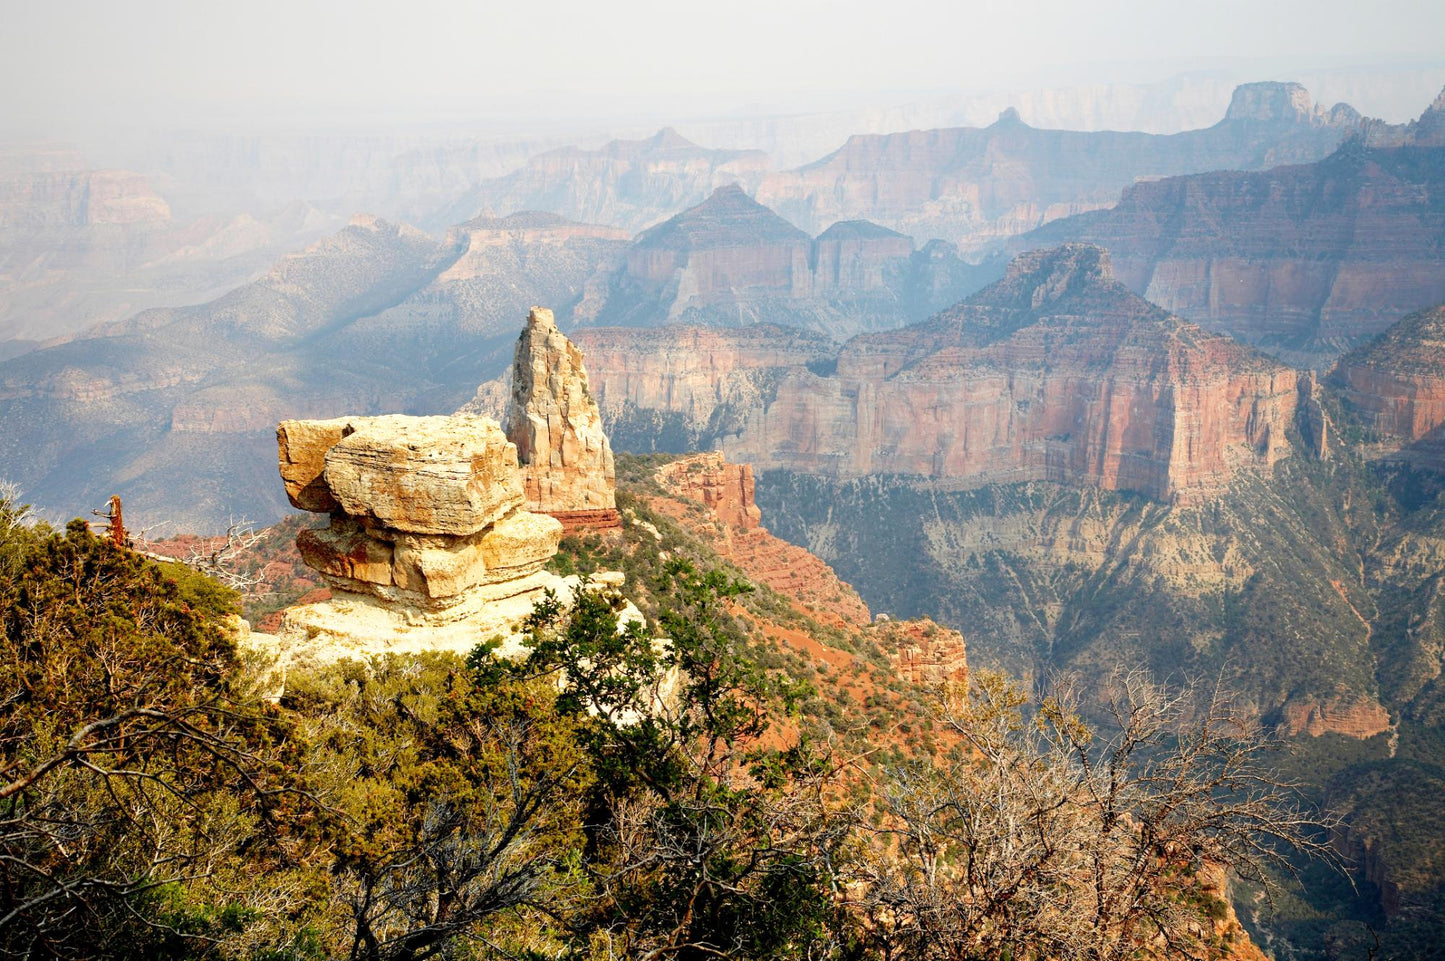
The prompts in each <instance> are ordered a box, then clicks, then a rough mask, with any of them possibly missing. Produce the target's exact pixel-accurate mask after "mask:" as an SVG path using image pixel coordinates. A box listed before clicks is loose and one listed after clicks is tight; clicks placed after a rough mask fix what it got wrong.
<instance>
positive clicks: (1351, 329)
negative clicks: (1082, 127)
mask: <svg viewBox="0 0 1445 961" xmlns="http://www.w3.org/2000/svg"><path fill="white" fill-rule="evenodd" d="M1061 241H1063V242H1087V243H1095V244H1099V245H1101V246H1103V247H1107V248H1108V249H1109V251H1110V253H1111V254H1112V255H1113V258H1114V263H1115V267H1116V270H1117V272H1118V277H1119V279H1120V280H1121V281H1122V282H1123V283H1125V284H1126V285H1127V286H1128V287H1129V288H1130V289H1131V290H1133V291H1135V292H1136V293H1138V294H1140V295H1141V296H1143V297H1145V298H1147V299H1149V300H1151V301H1153V302H1155V303H1157V304H1159V305H1160V306H1162V307H1164V308H1165V309H1167V310H1170V311H1173V312H1174V313H1177V314H1179V315H1180V316H1182V317H1186V318H1188V319H1190V320H1192V321H1194V322H1196V323H1198V324H1201V325H1203V326H1205V327H1208V328H1209V329H1210V330H1215V331H1219V332H1221V333H1227V334H1229V335H1230V336H1232V337H1235V338H1237V339H1239V340H1242V341H1244V342H1246V343H1250V344H1256V345H1259V346H1261V347H1264V348H1265V349H1267V350H1269V351H1270V352H1271V353H1274V354H1276V355H1277V356H1279V357H1281V358H1282V359H1285V360H1288V361H1290V362H1291V363H1295V364H1297V365H1300V366H1316V367H1321V368H1328V367H1329V365H1330V364H1331V363H1332V362H1333V361H1334V359H1335V358H1337V357H1338V356H1339V355H1340V354H1341V353H1343V352H1344V351H1346V350H1348V349H1350V348H1351V347H1354V346H1357V345H1359V344H1361V343H1363V342H1364V341H1367V340H1369V339H1370V338H1371V337H1373V336H1374V335H1375V334H1378V333H1380V332H1381V331H1383V330H1384V329H1385V328H1386V327H1388V326H1389V325H1390V324H1392V323H1394V322H1395V321H1396V320H1398V319H1399V318H1400V317H1401V316H1402V315H1404V314H1406V313H1409V312H1410V311H1413V310H1419V309H1421V308H1422V307H1427V306H1431V305H1433V304H1436V303H1439V302H1441V301H1445V255H1442V253H1441V251H1442V249H1445V147H1433V146H1414V145H1412V146H1404V147H1395V148H1372V147H1365V146H1363V145H1361V144H1360V143H1359V142H1353V143H1351V144H1347V145H1346V146H1344V147H1342V148H1340V150H1339V151H1337V152H1336V153H1334V154H1333V155H1331V156H1330V157H1329V158H1327V159H1325V160H1323V161H1320V162H1318V163H1314V164H1307V165H1298V166H1288V167H1279V168H1275V169H1273V170H1268V171H1265V172H1262V173H1240V172H1216V173H1206V174H1198V175H1194V176H1189V177H1178V178H1172V179H1168V180H1161V181H1157V182H1151V183H1138V184H1135V185H1134V186H1132V187H1130V188H1129V189H1128V190H1126V191H1125V192H1124V195H1123V198H1122V199H1121V200H1120V202H1119V204H1118V205H1117V206H1116V207H1114V208H1113V209H1111V210H1107V211H1100V212H1097V213H1093V214H1087V215H1084V216H1081V217H1073V218H1069V219H1067V220H1062V221H1059V222H1057V223H1054V224H1050V225H1049V226H1047V227H1044V228H1042V229H1041V230H1038V231H1035V232H1034V233H1031V234H1028V235H1026V236H1024V237H1021V238H1019V239H1018V241H1016V242H1015V244H1014V246H1015V248H1016V249H1027V248H1030V247H1043V246H1050V245H1053V244H1057V243H1059V242H1061Z"/></svg>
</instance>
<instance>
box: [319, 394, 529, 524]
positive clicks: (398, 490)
mask: <svg viewBox="0 0 1445 961" xmlns="http://www.w3.org/2000/svg"><path fill="white" fill-rule="evenodd" d="M352 425H353V426H354V427H355V428H356V429H355V430H354V431H353V432H352V433H350V434H348V435H347V436H345V437H343V438H342V439H341V440H339V441H338V442H337V443H336V444H335V445H334V446H332V447H331V449H330V450H329V451H327V453H326V468H325V471H324V473H323V476H324V479H325V484H326V487H327V488H328V489H329V490H330V492H331V495H332V497H334V498H335V500H336V503H337V505H338V506H339V507H340V509H341V510H342V511H343V512H345V513H346V514H347V516H349V517H353V518H355V519H357V520H358V521H360V522H361V523H362V524H363V525H365V526H366V527H375V528H389V529H391V530H395V531H402V532H405V533H412V534H449V535H453V536H465V535H468V534H475V533H477V532H478V531H481V530H483V529H484V528H486V527H487V526H488V525H489V524H492V523H494V522H495V521H497V520H499V519H500V518H501V517H503V516H504V515H505V514H507V513H508V512H509V511H511V510H513V509H514V508H516V507H518V506H520V505H521V503H522V485H521V478H520V475H519V474H518V471H517V452H516V448H515V447H513V446H512V445H511V444H509V443H507V439H506V438H505V437H504V436H503V435H502V431H501V429H500V428H499V427H498V426H497V424H496V422H495V421H493V420H490V419H488V418H485V417H472V416H465V415H458V416H453V417H406V416H401V415H391V416H385V417H370V418H361V419H358V420H354V421H352Z"/></svg>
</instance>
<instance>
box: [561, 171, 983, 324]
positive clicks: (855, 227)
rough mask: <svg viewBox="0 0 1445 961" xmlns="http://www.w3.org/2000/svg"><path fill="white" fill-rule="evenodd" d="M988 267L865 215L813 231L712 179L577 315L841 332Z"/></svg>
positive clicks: (937, 300)
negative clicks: (924, 244) (699, 199)
mask: <svg viewBox="0 0 1445 961" xmlns="http://www.w3.org/2000/svg"><path fill="white" fill-rule="evenodd" d="M992 276H995V274H993V273H992V271H991V270H990V269H989V268H983V269H981V270H980V269H978V268H971V267H969V265H967V264H965V263H964V262H963V261H961V260H959V259H958V257H957V253H956V251H955V250H953V249H952V248H951V247H949V246H948V245H945V244H936V245H933V246H930V247H929V248H927V249H925V250H923V251H915V250H914V249H913V242H912V241H911V240H910V239H909V238H907V237H905V236H903V235H902V234H899V233H896V232H894V231H892V230H889V229H887V228H885V227H880V226H878V225H877V224H871V223H867V222H864V221H848V222H840V223H836V224H834V225H833V226H831V227H830V228H829V229H828V230H826V231H824V232H823V233H822V234H821V235H820V236H818V237H817V238H816V239H813V238H810V237H809V236H808V235H807V234H805V233H803V232H802V231H801V230H798V229H797V228H796V227H794V226H792V225H791V224H789V223H788V222H787V221H785V220H783V219H782V218H781V217H779V216H778V215H777V214H775V213H773V212H772V211H771V210H769V209H768V208H766V207H764V206H763V205H761V204H759V203H757V202H756V201H754V200H753V199H752V198H750V197H749V196H748V195H747V194H746V193H744V192H743V190H742V189H741V188H739V187H737V186H728V187H722V188H719V189H718V190H717V191H716V192H715V193H713V195H712V196H711V197H709V198H708V199H707V200H706V201H704V202H703V203H701V204H698V205H697V206H695V207H693V208H691V209H689V210H686V211H684V212H683V213H681V214H678V215H677V216H676V217H673V218H671V219H669V220H667V221H666V222H664V223H662V224H659V225H658V226H657V227H654V228H653V229H651V230H649V231H646V232H645V233H643V234H642V235H641V236H639V237H638V238H637V241H636V242H635V243H634V244H633V245H632V246H631V247H630V248H629V249H628V251H627V254H626V257H625V259H624V261H623V263H622V265H621V266H620V267H619V268H618V269H617V270H616V271H614V272H613V273H611V274H610V275H608V276H607V277H605V278H602V279H600V280H599V281H598V282H597V283H596V284H594V285H592V287H591V289H590V290H589V294H588V296H587V298H586V299H584V302H583V303H582V304H581V305H580V306H579V307H578V310H577V319H578V321H579V323H582V324H585V325H595V326H607V327H611V326H658V325H662V324H668V323H687V324H704V325H708V326H718V327H736V326H743V325H747V324H752V323H758V322H760V321H766V322H768V323H778V324H787V325H788V326H794V327H801V328H804V329H809V330H817V331H820V332H823V333H827V334H829V335H831V336H835V337H844V336H848V335H850V334H853V333H858V332H861V331H865V330H881V329H888V328H892V327H898V326H901V325H902V324H904V323H907V322H908V321H910V320H918V319H921V318H923V317H925V316H927V315H928V314H930V313H932V312H933V311H935V310H938V309H940V308H941V307H945V306H947V305H949V304H951V303H954V302H955V301H956V300H957V299H958V298H959V297H961V296H963V295H964V294H966V293H970V292H972V291H973V290H975V289H977V287H978V286H981V284H982V283H983V280H984V278H991V277H992Z"/></svg>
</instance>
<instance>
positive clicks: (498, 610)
mask: <svg viewBox="0 0 1445 961" xmlns="http://www.w3.org/2000/svg"><path fill="white" fill-rule="evenodd" d="M276 438H277V442H278V449H279V462H280V470H281V476H282V479H283V480H284V482H285V485H286V494H287V497H288V498H289V499H290V501H291V503H292V504H293V505H294V506H295V507H298V508H300V509H302V510H306V511H312V512H317V513H329V514H330V515H331V524H330V526H329V527H326V528H320V529H307V530H303V531H302V532H301V533H300V535H298V537H297V541H296V542H297V547H298V548H299V549H300V552H301V557H302V559H303V560H304V561H305V562H306V564H307V565H308V566H310V567H311V568H313V569H314V570H316V571H318V572H319V573H320V574H321V575H322V577H323V579H324V580H325V581H326V583H327V584H328V585H329V586H330V588H331V591H332V596H331V598H330V599H329V600H325V601H320V602H317V603H313V604H302V605H299V606H297V607H293V608H291V609H290V610H288V611H287V612H286V615H285V617H284V619H283V622H282V626H281V630H280V643H281V646H282V648H283V650H285V651H286V653H287V655H288V656H289V657H292V658H297V657H305V656H308V655H311V656H325V657H335V656H341V655H344V654H348V653H350V654H355V655H364V654H369V653H377V652H381V651H389V650H418V649H444V650H459V651H463V652H465V651H469V650H471V649H472V648H473V647H474V646H476V645H477V644H479V643H481V642H482V641H485V640H487V639H488V638H489V637H493V636H496V637H500V638H507V637H509V636H510V635H512V634H513V632H514V630H515V629H516V625H517V624H518V623H519V622H520V621H521V620H522V619H523V618H525V617H526V615H527V614H528V613H529V612H530V611H531V608H532V604H533V602H534V601H535V600H537V599H539V598H540V597H541V596H542V593H543V592H544V591H545V590H546V589H547V588H553V589H554V590H556V589H557V588H558V587H560V586H562V585H561V584H560V580H561V579H560V578H556V577H555V576H553V575H550V574H547V573H546V572H545V571H543V567H544V565H546V563H547V561H548V560H549V559H550V558H551V557H552V555H553V554H554V553H555V552H556V550H557V543H558V541H559V540H560V539H561V536H562V525H561V523H560V522H559V521H557V520H555V519H553V518H551V517H547V516H545V515H541V514H534V513H531V512H529V511H527V510H525V509H523V492H522V474H521V471H520V470H519V468H518V465H517V452H516V448H515V447H514V446H513V445H512V444H510V443H508V442H507V439H506V437H505V436H504V435H503V434H502V431H501V429H500V428H499V427H498V426H497V424H496V423H495V422H494V421H491V420H487V419H485V418H479V417H462V416H454V417H407V416H401V415H388V416H382V417H352V418H338V419H335V420H329V421H285V422H283V423H282V424H281V425H280V426H279V427H278V428H277V430H276ZM558 593H559V594H563V596H567V595H566V594H565V592H563V591H558Z"/></svg>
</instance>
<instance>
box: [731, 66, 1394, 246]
mask: <svg viewBox="0 0 1445 961" xmlns="http://www.w3.org/2000/svg"><path fill="white" fill-rule="evenodd" d="M1367 125H1369V126H1370V127H1371V129H1375V130H1376V131H1377V132H1378V133H1379V135H1381V136H1384V135H1385V132H1386V131H1387V130H1389V129H1392V128H1389V126H1388V125H1384V124H1381V123H1380V122H1378V121H1369V122H1367V121H1366V120H1365V119H1364V118H1362V117H1361V116H1360V115H1359V113H1358V112H1357V111H1355V110H1354V109H1353V108H1350V107H1348V106H1346V105H1343V104H1342V105H1338V106H1336V107H1334V108H1332V109H1329V110H1325V109H1323V108H1320V107H1317V106H1314V105H1312V104H1311V103H1310V99H1309V95H1308V93H1307V92H1306V91H1305V90H1304V88H1303V87H1301V86H1300V85H1298V84H1288V83H1274V82H1267V83H1252V84H1245V85H1242V86H1240V87H1239V88H1237V89H1236V90H1235V93H1234V97H1233V100H1232V102H1231V104H1230V106H1229V109H1228V111H1227V112H1226V114H1225V117H1224V119H1222V120H1221V121H1220V122H1219V123H1217V124H1215V125H1213V126H1211V127H1207V128H1204V129H1200V130H1190V131H1186V132H1183V133H1178V134H1168V135H1156V134H1144V133H1122V132H1113V131H1100V132H1082V131H1070V130H1044V129H1038V128H1034V127H1030V126H1028V125H1027V124H1025V123H1024V122H1023V121H1022V120H1021V119H1020V118H1019V115H1018V113H1017V111H1015V110H1012V109H1009V110H1005V111H1004V112H1003V113H1002V114H1000V116H999V118H998V120H997V121H996V122H995V123H994V124H992V125H990V126H988V127H984V128H972V127H959V128H947V129H937V130H915V131H909V132H907V133H896V134H885V135H864V136H854V137H851V138H849V140H848V142H847V143H846V144H844V146H843V147H841V148H840V149H839V150H837V151H835V152H834V153H832V154H830V155H829V156H827V157H824V158H823V159H821V160H818V161H816V162H815V163H812V164H808V165H806V166H803V167H799V168H797V169H795V170H790V171H785V172H780V173H775V174H770V175H769V176H768V177H767V178H766V179H765V180H764V181H763V183H762V185H761V186H760V187H759V188H758V193H757V196H758V200H759V201H760V202H762V203H764V204H767V205H768V206H770V207H772V208H774V209H775V210H777V211H778V212H779V213H780V214H782V215H783V216H784V217H787V218H788V219H789V220H791V221H792V222H794V223H796V224H798V225H799V226H801V227H803V228H804V229H807V230H817V229H821V227H823V226H826V225H827V224H829V223H832V222H833V221H835V220H847V219H864V220H871V221H874V222H876V223H880V224H882V225H884V226H886V227H891V228H893V229H895V230H899V231H902V232H903V233H906V234H909V235H911V236H914V237H916V238H918V239H920V240H928V239H933V238H939V239H944V240H948V241H951V242H954V243H957V244H959V246H960V248H962V249H963V250H964V251H966V252H969V251H981V250H984V249H986V248H989V247H990V246H992V245H994V244H996V243H998V242H999V241H1001V240H1003V239H1005V238H1007V237H1010V236H1012V235H1015V234H1019V233H1023V232H1024V231H1027V230H1030V229H1033V228H1035V227H1038V226H1040V225H1042V224H1045V223H1048V222H1050V221H1053V220H1057V219H1059V218H1061V217H1065V216H1069V215H1071V214H1077V213H1082V212H1084V211H1087V210H1091V209H1096V208H1101V207H1107V206H1110V205H1112V204H1113V203H1114V202H1115V201H1116V200H1117V198H1118V195H1119V192H1120V190H1122V189H1123V188H1125V187H1127V186H1128V185H1129V184H1131V183H1133V182H1134V181H1136V180H1139V179H1144V178H1156V177H1164V176H1172V175H1179V174H1186V173H1193V172H1198V171H1206V170H1222V169H1261V168H1265V167H1271V166H1276V165H1278V164H1283V163H1300V162H1308V161H1313V160H1318V159H1320V158H1321V157H1324V156H1326V155H1327V154H1329V153H1330V152H1331V151H1332V150H1334V149H1335V148H1336V147H1337V146H1338V145H1339V144H1340V142H1341V141H1342V140H1344V139H1345V138H1346V137H1348V136H1350V135H1351V134H1354V133H1358V132H1360V131H1361V130H1363V129H1364V128H1365V127H1366V126H1367Z"/></svg>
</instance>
